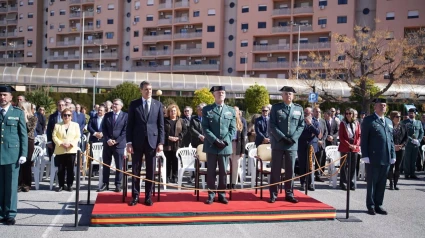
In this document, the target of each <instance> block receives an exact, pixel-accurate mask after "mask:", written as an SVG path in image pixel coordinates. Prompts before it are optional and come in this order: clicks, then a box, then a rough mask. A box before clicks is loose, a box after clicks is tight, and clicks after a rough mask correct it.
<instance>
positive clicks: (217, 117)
mask: <svg viewBox="0 0 425 238" xmlns="http://www.w3.org/2000/svg"><path fill="white" fill-rule="evenodd" d="M210 92H212V93H213V95H214V100H215V103H213V104H210V105H207V106H205V107H204V108H203V109H202V118H203V120H202V129H203V131H204V135H205V139H206V140H205V141H204V148H203V152H205V153H206V154H207V186H208V189H209V192H208V199H207V200H206V201H205V204H208V205H210V204H212V203H213V202H214V197H215V192H214V190H216V186H215V178H216V175H217V173H216V170H217V167H218V186H217V189H219V190H223V189H226V179H227V176H226V169H227V164H228V162H229V156H230V155H231V154H232V152H233V149H232V138H233V136H234V135H235V133H236V115H235V110H234V109H233V108H232V107H229V106H227V105H226V104H224V99H225V98H226V89H225V87H224V86H213V87H212V88H211V90H210ZM218 202H220V203H223V204H227V203H228V200H227V199H226V193H225V192H224V191H221V192H218Z"/></svg>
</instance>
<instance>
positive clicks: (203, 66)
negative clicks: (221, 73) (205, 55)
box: [173, 64, 220, 71]
mask: <svg viewBox="0 0 425 238" xmlns="http://www.w3.org/2000/svg"><path fill="white" fill-rule="evenodd" d="M178 70H220V65H219V64H192V65H174V66H173V71H178Z"/></svg>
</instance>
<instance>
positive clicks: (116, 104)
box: [112, 103, 120, 106]
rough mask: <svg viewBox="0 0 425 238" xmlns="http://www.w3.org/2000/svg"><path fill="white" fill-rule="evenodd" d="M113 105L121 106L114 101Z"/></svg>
mask: <svg viewBox="0 0 425 238" xmlns="http://www.w3.org/2000/svg"><path fill="white" fill-rule="evenodd" d="M112 105H115V106H119V105H120V104H118V103H113V104H112Z"/></svg>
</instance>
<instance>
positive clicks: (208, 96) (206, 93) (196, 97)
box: [192, 88, 214, 108]
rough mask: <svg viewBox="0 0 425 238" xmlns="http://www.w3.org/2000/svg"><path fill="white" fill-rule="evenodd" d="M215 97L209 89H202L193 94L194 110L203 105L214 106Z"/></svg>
mask: <svg viewBox="0 0 425 238" xmlns="http://www.w3.org/2000/svg"><path fill="white" fill-rule="evenodd" d="M213 102H214V96H213V95H212V93H211V92H210V90H209V89H208V88H201V89H198V90H196V91H195V92H194V93H193V99H192V108H196V107H197V106H198V105H199V104H201V103H206V104H212V103H213Z"/></svg>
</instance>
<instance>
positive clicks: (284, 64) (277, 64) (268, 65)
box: [252, 62, 289, 69]
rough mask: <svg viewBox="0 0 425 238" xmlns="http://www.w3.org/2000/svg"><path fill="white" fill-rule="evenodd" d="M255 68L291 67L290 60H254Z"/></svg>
mask: <svg viewBox="0 0 425 238" xmlns="http://www.w3.org/2000/svg"><path fill="white" fill-rule="evenodd" d="M252 67H253V68H254V69H274V68H289V62H254V64H253V65H252Z"/></svg>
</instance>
